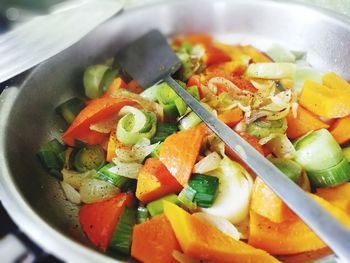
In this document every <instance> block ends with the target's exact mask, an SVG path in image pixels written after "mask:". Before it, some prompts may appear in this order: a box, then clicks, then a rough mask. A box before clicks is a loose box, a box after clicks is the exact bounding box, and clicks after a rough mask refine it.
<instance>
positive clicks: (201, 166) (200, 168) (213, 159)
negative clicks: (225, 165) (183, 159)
mask: <svg viewBox="0 0 350 263" xmlns="http://www.w3.org/2000/svg"><path fill="white" fill-rule="evenodd" d="M220 161H221V157H220V155H219V154H218V153H217V152H212V153H210V154H209V155H208V156H206V157H205V158H203V159H202V160H200V161H199V162H198V163H196V164H195V165H194V169H193V172H194V173H200V174H204V173H206V172H210V171H213V170H215V169H216V168H218V167H219V165H220Z"/></svg>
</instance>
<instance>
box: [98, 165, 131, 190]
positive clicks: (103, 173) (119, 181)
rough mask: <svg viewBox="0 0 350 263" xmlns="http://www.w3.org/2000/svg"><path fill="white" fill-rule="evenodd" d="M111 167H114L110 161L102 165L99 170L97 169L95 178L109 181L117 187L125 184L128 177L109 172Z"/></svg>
mask: <svg viewBox="0 0 350 263" xmlns="http://www.w3.org/2000/svg"><path fill="white" fill-rule="evenodd" d="M112 167H114V164H112V163H109V164H106V165H105V166H103V167H102V168H101V169H100V170H98V172H97V178H98V179H100V180H103V181H106V182H108V183H111V184H113V185H114V186H116V187H118V188H121V187H123V185H125V184H126V182H127V181H129V178H127V177H124V176H120V175H118V174H116V173H113V172H111V171H110V170H109V169H110V168H112Z"/></svg>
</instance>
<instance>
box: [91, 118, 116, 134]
mask: <svg viewBox="0 0 350 263" xmlns="http://www.w3.org/2000/svg"><path fill="white" fill-rule="evenodd" d="M118 119H119V117H118V115H116V114H115V115H113V116H111V117H109V118H107V119H103V120H101V121H99V122H96V123H93V124H91V125H90V130H92V131H97V132H100V133H110V132H111V131H112V130H114V129H115V126H116V124H117V121H118Z"/></svg>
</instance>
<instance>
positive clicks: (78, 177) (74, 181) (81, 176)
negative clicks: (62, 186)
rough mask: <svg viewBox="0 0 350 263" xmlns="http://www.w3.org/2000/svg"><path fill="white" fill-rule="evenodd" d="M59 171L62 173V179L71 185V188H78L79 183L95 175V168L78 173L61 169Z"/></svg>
mask: <svg viewBox="0 0 350 263" xmlns="http://www.w3.org/2000/svg"><path fill="white" fill-rule="evenodd" d="M61 172H62V175H63V181H64V182H65V183H67V184H69V185H71V186H72V187H73V188H75V189H77V190H79V189H80V187H81V184H82V182H83V181H84V180H85V179H88V178H93V177H95V176H96V171H95V170H89V171H86V172H83V173H79V172H75V171H70V170H67V169H63V170H62V171H61Z"/></svg>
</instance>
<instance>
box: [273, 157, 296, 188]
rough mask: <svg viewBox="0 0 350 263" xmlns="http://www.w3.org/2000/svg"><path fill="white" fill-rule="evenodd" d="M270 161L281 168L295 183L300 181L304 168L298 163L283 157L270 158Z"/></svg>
mask: <svg viewBox="0 0 350 263" xmlns="http://www.w3.org/2000/svg"><path fill="white" fill-rule="evenodd" d="M270 162H272V163H273V164H274V165H275V166H276V167H277V168H278V169H280V170H281V172H282V173H284V174H285V175H287V177H288V178H289V179H291V180H292V181H293V182H294V183H296V184H298V183H299V181H300V179H301V174H302V172H303V169H302V167H301V166H300V165H299V164H298V163H296V162H294V161H292V160H289V159H282V158H272V159H270Z"/></svg>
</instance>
